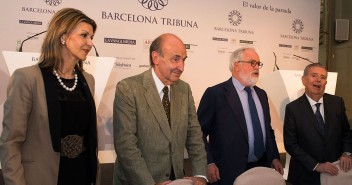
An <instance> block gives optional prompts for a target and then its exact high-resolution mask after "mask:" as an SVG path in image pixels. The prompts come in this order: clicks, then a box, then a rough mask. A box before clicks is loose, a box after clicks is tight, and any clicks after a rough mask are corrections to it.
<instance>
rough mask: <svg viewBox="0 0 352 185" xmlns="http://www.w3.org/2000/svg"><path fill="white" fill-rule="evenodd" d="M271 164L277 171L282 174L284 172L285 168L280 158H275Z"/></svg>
mask: <svg viewBox="0 0 352 185" xmlns="http://www.w3.org/2000/svg"><path fill="white" fill-rule="evenodd" d="M271 166H272V167H273V168H274V169H275V170H276V171H277V172H279V173H280V174H281V175H283V174H284V168H283V167H282V165H281V162H280V160H279V159H274V160H273V161H272V162H271Z"/></svg>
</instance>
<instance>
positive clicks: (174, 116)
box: [170, 82, 188, 134]
mask: <svg viewBox="0 0 352 185" xmlns="http://www.w3.org/2000/svg"><path fill="white" fill-rule="evenodd" d="M177 84H178V83H177V82H176V83H175V84H173V85H171V107H170V109H171V110H170V111H171V112H170V115H171V119H170V120H171V131H172V133H174V134H175V133H176V130H177V126H179V124H178V120H179V119H178V118H181V113H182V110H181V107H182V105H185V104H186V105H188V103H187V102H182V100H183V98H181V97H182V96H183V95H182V93H181V92H180V91H179V89H178V88H177Z"/></svg>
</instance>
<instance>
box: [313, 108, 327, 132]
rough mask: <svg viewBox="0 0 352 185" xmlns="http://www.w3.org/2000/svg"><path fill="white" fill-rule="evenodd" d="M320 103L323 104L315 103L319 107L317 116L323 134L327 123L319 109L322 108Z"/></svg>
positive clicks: (316, 112)
mask: <svg viewBox="0 0 352 185" xmlns="http://www.w3.org/2000/svg"><path fill="white" fill-rule="evenodd" d="M320 104H321V103H317V104H315V106H316V107H317V111H315V117H316V118H317V121H318V125H319V129H320V132H321V133H322V134H323V135H325V129H324V126H325V123H324V119H323V116H322V115H321V113H320V109H319V108H320Z"/></svg>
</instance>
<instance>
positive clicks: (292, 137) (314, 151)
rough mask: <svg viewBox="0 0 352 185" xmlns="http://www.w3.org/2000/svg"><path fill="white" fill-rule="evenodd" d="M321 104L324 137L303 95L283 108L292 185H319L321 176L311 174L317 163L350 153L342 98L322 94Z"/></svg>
mask: <svg viewBox="0 0 352 185" xmlns="http://www.w3.org/2000/svg"><path fill="white" fill-rule="evenodd" d="M323 103H324V117H325V119H324V120H325V130H326V136H325V137H324V136H323V135H322V134H321V133H320V131H319V127H318V122H317V120H316V118H315V116H314V112H313V109H312V107H311V105H310V104H309V101H308V98H307V97H306V95H305V94H304V95H303V96H301V97H300V98H298V99H297V100H295V101H293V102H291V103H289V104H288V105H287V106H286V112H285V122H284V143H285V148H286V151H287V152H288V153H289V154H290V155H291V161H290V167H289V174H288V181H289V182H291V183H292V184H293V185H296V184H297V185H300V184H309V185H314V184H316V185H319V184H320V174H319V173H318V172H315V171H314V172H313V169H314V167H315V166H316V165H317V163H324V162H327V161H329V162H334V161H337V160H338V159H339V157H340V156H341V154H342V153H343V152H351V151H352V145H351V143H352V141H351V136H350V127H349V123H348V121H347V116H346V113H345V104H344V101H343V99H342V98H341V97H338V96H334V95H330V94H324V96H323Z"/></svg>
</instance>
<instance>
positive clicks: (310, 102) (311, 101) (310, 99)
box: [305, 93, 323, 107]
mask: <svg viewBox="0 0 352 185" xmlns="http://www.w3.org/2000/svg"><path fill="white" fill-rule="evenodd" d="M305 95H306V97H307V99H308V101H309V104H310V106H312V107H313V106H315V104H317V103H321V104H323V97H321V98H320V99H319V101H318V102H316V101H315V100H313V99H312V98H310V97H309V96H308V95H307V94H306V93H305Z"/></svg>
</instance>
